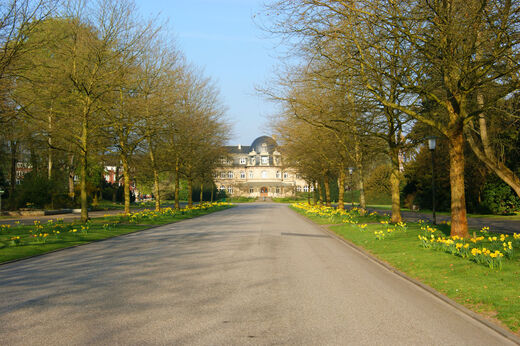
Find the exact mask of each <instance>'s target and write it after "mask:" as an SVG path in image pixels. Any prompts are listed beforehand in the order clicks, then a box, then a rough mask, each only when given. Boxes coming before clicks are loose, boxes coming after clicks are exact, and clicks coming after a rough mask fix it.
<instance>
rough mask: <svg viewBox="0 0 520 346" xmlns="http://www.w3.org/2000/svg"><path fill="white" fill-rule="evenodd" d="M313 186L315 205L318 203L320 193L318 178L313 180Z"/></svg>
mask: <svg viewBox="0 0 520 346" xmlns="http://www.w3.org/2000/svg"><path fill="white" fill-rule="evenodd" d="M312 186H313V187H314V189H313V193H312V202H313V205H317V204H318V198H319V194H318V183H317V182H316V180H315V181H313V182H312Z"/></svg>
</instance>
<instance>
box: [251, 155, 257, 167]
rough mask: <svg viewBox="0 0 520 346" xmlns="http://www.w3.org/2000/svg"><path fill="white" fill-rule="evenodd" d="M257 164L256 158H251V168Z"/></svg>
mask: <svg viewBox="0 0 520 346" xmlns="http://www.w3.org/2000/svg"><path fill="white" fill-rule="evenodd" d="M255 163H256V160H255V158H254V157H252V158H251V162H250V164H251V166H254V165H255Z"/></svg>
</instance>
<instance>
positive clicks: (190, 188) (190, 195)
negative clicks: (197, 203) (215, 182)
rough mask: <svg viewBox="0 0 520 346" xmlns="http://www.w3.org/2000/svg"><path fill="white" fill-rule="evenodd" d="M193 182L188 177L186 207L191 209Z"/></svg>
mask: <svg viewBox="0 0 520 346" xmlns="http://www.w3.org/2000/svg"><path fill="white" fill-rule="evenodd" d="M192 193H193V181H192V179H191V177H188V207H190V208H191V207H193V196H192Z"/></svg>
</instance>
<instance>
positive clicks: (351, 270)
mask: <svg viewBox="0 0 520 346" xmlns="http://www.w3.org/2000/svg"><path fill="white" fill-rule="evenodd" d="M0 292H1V294H0V336H1V342H2V345H14V344H18V345H75V344H100V345H113V344H125V345H126V344H129V345H146V344H163V345H165V344H168V345H172V344H175V345H244V344H254V345H258V344H260V345H265V344H267V345H271V344H285V345H318V344H319V345H346V344H350V345H374V344H384V345H417V344H422V345H499V344H500V345H507V344H508V341H507V340H506V339H504V338H503V337H502V336H500V335H498V334H497V333H496V332H494V331H493V330H491V329H489V328H487V327H485V326H484V325H482V324H481V323H479V322H477V321H475V320H473V319H471V318H469V317H468V316H466V315H465V314H462V313H461V312H459V311H458V310H456V309H454V308H452V307H451V306H449V305H448V304H446V303H444V302H442V301H441V300H439V299H438V298H435V297H434V296H432V295H431V294H429V293H427V292H425V291H424V290H422V289H420V288H418V287H416V286H414V285H413V284H411V283H409V282H408V281H406V280H404V279H402V278H400V277H399V276H397V275H395V274H393V273H391V272H389V271H388V270H386V269H384V268H382V267H381V266H379V265H377V264H375V263H374V262H372V261H370V260H368V259H367V258H365V257H363V256H361V255H360V254H359V253H357V252H356V251H354V250H352V249H351V248H349V247H347V246H345V245H344V244H342V243H341V242H339V241H337V240H336V239H334V238H331V237H329V236H328V235H327V234H325V233H323V232H322V231H321V230H320V229H319V228H318V227H316V226H314V225H311V224H310V223H309V222H307V221H305V220H303V219H302V218H301V217H299V216H298V215H296V214H295V213H294V212H292V211H291V210H289V208H288V207H287V206H286V205H283V204H242V205H239V206H237V207H236V208H233V209H229V210H226V211H222V212H218V213H214V214H210V215H206V216H203V217H200V218H196V219H192V220H186V221H183V222H179V223H176V224H172V225H165V226H161V227H158V228H155V229H152V230H149V231H144V232H140V233H134V234H131V235H127V236H123V237H119V238H115V239H111V240H107V241H103V242H98V243H94V244H90V245H86V246H81V247H77V248H73V249H69V250H65V251H60V252H56V253H53V254H49V255H45V256H42V257H38V258H33V259H29V260H24V261H20V262H15V263H11V264H8V265H3V266H0Z"/></svg>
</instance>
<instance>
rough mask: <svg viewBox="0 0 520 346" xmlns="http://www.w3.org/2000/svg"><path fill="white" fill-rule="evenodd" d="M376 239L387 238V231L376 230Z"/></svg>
mask: <svg viewBox="0 0 520 346" xmlns="http://www.w3.org/2000/svg"><path fill="white" fill-rule="evenodd" d="M374 234H375V236H376V239H378V240H383V239H385V236H386V233H385V232H384V231H375V232H374Z"/></svg>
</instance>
